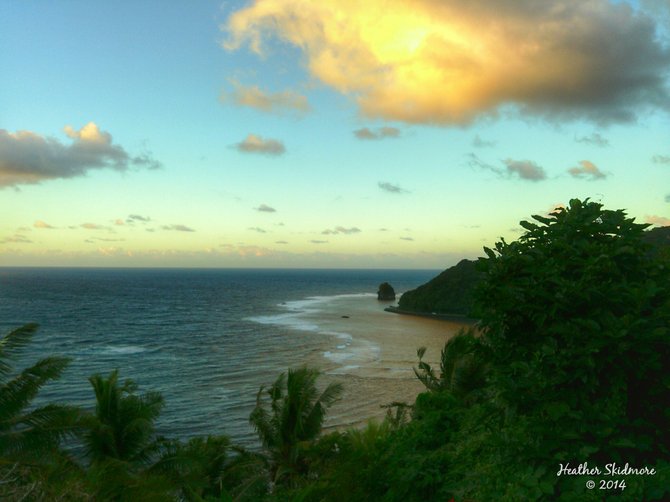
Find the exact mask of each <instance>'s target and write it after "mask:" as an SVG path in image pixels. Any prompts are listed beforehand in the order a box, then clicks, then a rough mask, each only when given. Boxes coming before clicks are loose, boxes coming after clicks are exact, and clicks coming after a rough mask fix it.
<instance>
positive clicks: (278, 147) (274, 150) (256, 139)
mask: <svg viewBox="0 0 670 502" xmlns="http://www.w3.org/2000/svg"><path fill="white" fill-rule="evenodd" d="M234 146H235V148H236V149H237V151H239V152H243V153H261V154H265V155H281V154H283V153H284V152H285V151H286V148H284V144H283V143H282V142H281V141H277V140H276V139H263V138H262V137H261V136H256V135H255V134H249V135H248V136H247V137H246V138H245V139H244V141H241V142H239V143H236V144H235V145H234Z"/></svg>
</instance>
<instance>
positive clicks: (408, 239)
mask: <svg viewBox="0 0 670 502" xmlns="http://www.w3.org/2000/svg"><path fill="white" fill-rule="evenodd" d="M400 240H401V241H413V240H414V239H413V238H412V237H400Z"/></svg>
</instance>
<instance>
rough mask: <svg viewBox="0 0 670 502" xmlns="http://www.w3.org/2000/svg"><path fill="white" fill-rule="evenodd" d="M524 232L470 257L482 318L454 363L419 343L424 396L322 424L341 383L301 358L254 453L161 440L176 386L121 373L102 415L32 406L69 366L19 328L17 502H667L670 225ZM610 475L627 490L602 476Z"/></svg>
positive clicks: (8, 423) (582, 220)
mask: <svg viewBox="0 0 670 502" xmlns="http://www.w3.org/2000/svg"><path fill="white" fill-rule="evenodd" d="M521 225H522V227H523V228H524V229H525V230H526V232H525V234H523V235H522V236H521V237H520V238H519V239H518V240H517V241H514V242H510V243H508V242H506V241H505V240H504V239H501V241H500V242H497V243H496V244H495V246H494V247H492V248H484V252H485V257H482V258H480V259H479V260H478V261H477V263H476V264H474V268H470V267H473V265H471V264H466V265H462V263H463V262H461V264H459V265H458V266H457V267H461V268H459V273H461V272H462V274H463V277H469V278H470V279H472V278H474V277H476V282H477V284H476V286H475V287H473V289H472V290H471V297H470V298H471V304H468V305H469V306H468V307H467V313H468V314H470V315H473V316H475V317H476V318H477V319H479V320H480V321H479V323H478V325H477V327H476V328H469V329H463V330H462V331H461V332H460V333H459V334H458V335H456V336H455V337H453V338H451V339H450V340H448V341H447V342H446V344H445V346H444V349H443V350H442V353H441V356H440V360H439V367H434V366H431V365H430V364H429V363H427V362H426V361H425V360H424V358H425V355H426V351H425V349H423V348H419V350H418V352H417V356H418V362H417V366H416V367H415V368H414V371H415V374H416V377H417V378H418V379H419V381H421V382H422V383H423V385H424V386H425V391H424V392H422V393H421V394H419V395H418V396H417V397H416V400H415V402H414V403H409V404H408V403H391V404H390V405H389V407H388V416H387V418H386V420H385V421H383V422H381V423H378V422H370V423H369V424H368V425H367V426H366V427H364V428H361V429H348V430H340V431H336V432H331V433H328V434H323V433H322V425H323V421H324V417H325V414H326V412H327V410H328V408H329V407H330V406H331V405H332V404H333V403H334V402H335V401H336V400H337V399H338V398H339V396H340V393H341V390H342V389H341V387H340V386H339V385H337V384H332V385H330V386H328V387H326V388H325V389H323V390H319V387H318V385H317V384H318V375H319V374H318V371H316V370H314V369H310V368H304V367H302V368H296V369H291V370H289V371H288V372H287V373H286V374H282V375H280V376H279V377H278V378H277V380H276V381H275V382H274V383H273V384H272V385H271V386H270V387H268V388H267V389H266V388H261V389H260V390H259V392H258V395H257V403H256V406H255V408H254V409H253V411H252V412H251V415H250V423H251V424H252V425H253V426H254V428H255V430H256V431H257V433H258V436H259V450H258V451H249V450H245V449H243V448H240V447H237V446H234V445H231V444H230V441H229V439H228V438H227V437H223V436H209V437H206V438H203V437H197V438H193V439H191V440H189V441H188V442H182V441H180V440H175V439H168V438H163V437H160V436H158V435H157V434H156V430H155V425H154V424H155V421H156V419H157V418H158V416H159V414H160V411H161V408H162V405H163V401H162V398H161V397H160V395H158V394H156V393H152V392H148V393H145V394H139V393H138V388H137V386H136V385H134V384H133V383H132V382H129V381H126V382H125V383H123V384H121V383H119V374H118V372H116V371H114V372H112V373H111V374H110V375H109V376H107V377H104V376H100V375H96V376H93V377H91V379H90V382H91V386H92V396H93V397H94V398H95V403H96V404H95V409H94V410H81V409H78V408H75V407H69V406H61V405H48V406H45V407H32V406H31V405H30V403H31V402H32V400H33V399H34V397H35V396H36V395H37V393H38V391H39V389H40V388H41V387H42V386H43V385H44V383H46V382H48V381H50V380H52V379H55V378H58V376H59V375H60V373H61V372H62V370H63V369H64V368H65V366H66V365H67V360H66V359H63V358H59V357H55V358H49V359H46V360H41V361H38V362H37V363H36V364H35V365H33V366H31V367H29V368H28V369H25V370H23V371H21V372H20V373H18V374H13V371H12V366H11V364H10V362H11V360H12V358H13V357H14V356H15V353H16V352H17V351H19V350H25V349H26V348H27V347H28V343H29V341H30V339H31V337H32V336H33V334H34V333H35V331H36V329H37V326H35V325H32V324H31V325H26V326H24V327H22V328H18V329H17V330H15V331H12V332H11V333H9V334H8V335H7V336H5V337H4V338H3V339H2V341H1V342H0V493H2V494H3V496H4V497H5V498H7V499H8V500H17V501H18V500H45V501H46V500H49V501H51V500H82V501H84V500H120V501H125V500H189V501H215V500H216V501H232V500H235V501H244V500H248V501H305V502H307V501H338V502H339V501H341V500H347V501H361V502H362V501H374V500H379V501H403V502H412V501H417V502H418V501H432V500H436V501H437V500H440V501H441V500H445V501H447V500H454V501H465V500H468V501H471V500H474V501H487V500H562V501H589V500H593V501H597V500H598V501H599V500H603V499H604V500H609V499H616V500H667V499H668V498H670V463H668V459H669V458H670V432H669V430H670V428H668V423H669V422H670V415H669V413H670V380H668V375H669V374H670V259H668V254H667V252H665V251H664V249H665V248H662V249H661V250H660V251H659V248H658V247H654V245H653V244H652V243H651V242H650V238H649V237H648V236H649V235H653V238H654V239H656V238H658V239H660V240H661V241H662V240H663V239H665V237H663V236H665V235H667V232H665V231H664V232H654V233H653V234H652V233H651V232H648V231H645V228H646V225H642V224H638V223H635V221H634V219H633V218H629V217H628V216H627V215H626V213H625V212H624V211H623V210H606V209H604V208H603V206H602V205H601V204H599V203H595V202H592V201H589V200H588V199H587V200H584V201H580V200H577V199H573V200H572V201H570V204H569V205H568V206H567V207H565V208H557V209H556V210H555V211H554V212H552V213H551V214H549V215H548V216H539V215H536V216H533V221H523V222H521ZM465 282H467V281H465V280H464V282H463V283H465ZM469 294H470V293H469ZM469 301H470V300H469ZM401 306H402V304H401ZM613 464H615V465H613ZM594 469H595V470H594ZM596 470H598V471H600V476H598V475H597V474H598V473H596ZM605 472H610V473H617V475H616V476H608V475H607V474H603V473H605ZM589 474H590V475H589ZM600 480H604V481H617V483H616V488H615V487H614V486H613V483H612V484H611V485H612V486H609V488H606V489H599V488H600V487H599V486H596V487H595V489H592V490H589V489H588V488H587V486H588V485H587V482H588V481H595V482H599V481H600ZM605 486H606V487H607V486H608V485H607V484H606V485H605Z"/></svg>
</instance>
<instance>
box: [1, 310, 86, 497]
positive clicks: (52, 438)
mask: <svg viewBox="0 0 670 502" xmlns="http://www.w3.org/2000/svg"><path fill="white" fill-rule="evenodd" d="M37 329H38V325H37V324H33V323H31V324H26V325H24V326H21V327H20V328H17V329H15V330H13V331H11V332H9V333H8V334H7V335H5V336H4V337H2V338H1V339H0V492H2V494H3V495H4V497H6V498H7V500H28V497H30V500H53V499H54V496H55V495H56V494H59V495H60V494H65V495H64V496H67V497H68V500H80V499H84V498H85V495H82V496H81V497H79V495H80V494H81V493H82V487H81V483H80V480H81V471H80V469H79V468H78V467H77V466H76V464H75V463H74V462H72V460H71V459H70V458H69V457H68V455H67V454H66V453H64V452H63V451H62V450H61V448H60V447H61V444H62V442H63V441H64V440H66V439H68V438H70V437H72V436H74V435H75V434H76V433H77V431H78V430H79V426H80V410H79V409H78V408H75V407H72V406H65V405H57V404H47V405H45V406H39V407H36V406H34V405H33V400H34V399H35V398H36V397H37V395H38V394H39V391H40V389H41V388H42V387H43V386H44V385H45V384H47V383H48V382H50V381H53V380H56V379H58V378H59V377H60V375H61V373H62V372H63V371H64V370H65V368H66V367H67V365H68V363H69V359H67V358H65V357H47V358H44V359H41V360H39V361H38V362H37V363H35V364H34V365H32V366H30V367H29V368H26V369H24V370H23V371H21V372H20V373H18V374H16V373H14V371H13V367H12V360H13V359H15V358H17V357H18V356H19V355H20V354H21V353H22V351H23V350H24V349H25V348H26V347H27V346H28V345H29V344H30V342H31V341H32V339H33V336H34V335H35V333H36V332H37ZM3 500H4V499H3Z"/></svg>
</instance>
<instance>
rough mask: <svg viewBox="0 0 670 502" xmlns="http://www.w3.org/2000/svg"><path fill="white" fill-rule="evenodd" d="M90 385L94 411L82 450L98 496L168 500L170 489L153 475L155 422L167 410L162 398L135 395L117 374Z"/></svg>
mask: <svg viewBox="0 0 670 502" xmlns="http://www.w3.org/2000/svg"><path fill="white" fill-rule="evenodd" d="M89 381H90V382H91V385H92V387H93V390H94V392H95V399H96V406H95V412H94V413H93V414H92V415H89V416H88V417H87V419H86V424H87V430H86V432H85V434H84V447H85V452H86V454H87V456H88V457H89V458H90V460H91V467H90V469H89V472H88V475H89V480H90V483H91V485H92V486H93V488H94V490H95V492H96V495H97V496H98V497H99V498H101V499H104V500H147V501H149V500H165V496H166V493H168V492H170V491H171V490H172V488H171V486H170V484H169V483H167V482H166V480H165V479H163V478H162V477H161V476H159V475H157V474H154V473H153V472H151V471H150V470H149V468H150V467H151V465H152V464H153V462H154V461H155V460H156V459H157V457H158V454H159V450H160V446H161V441H160V440H159V438H158V437H156V434H155V421H156V419H157V418H158V416H159V415H160V412H161V409H162V408H163V398H162V396H161V395H160V393H158V392H148V393H146V394H144V395H137V394H136V393H135V392H136V391H137V385H136V384H135V383H134V382H133V381H132V380H126V381H125V382H124V383H123V384H122V385H121V384H119V382H118V370H114V371H112V372H111V373H110V375H109V377H107V378H105V377H103V376H101V375H94V376H92V377H91V378H90V379H89Z"/></svg>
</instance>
